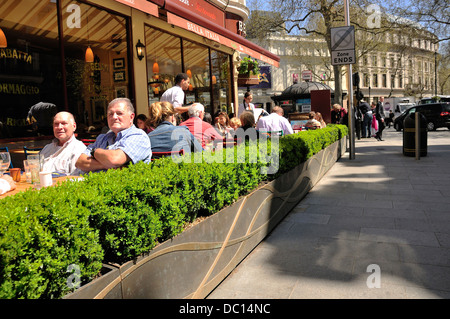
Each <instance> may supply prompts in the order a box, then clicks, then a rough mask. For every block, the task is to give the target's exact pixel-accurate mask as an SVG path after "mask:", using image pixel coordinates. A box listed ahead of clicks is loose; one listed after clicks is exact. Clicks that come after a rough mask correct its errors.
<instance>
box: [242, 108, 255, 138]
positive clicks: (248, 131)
mask: <svg viewBox="0 0 450 319" xmlns="http://www.w3.org/2000/svg"><path fill="white" fill-rule="evenodd" d="M239 120H240V121H241V127H240V128H241V129H243V130H244V132H245V141H248V140H252V141H253V140H256V139H258V137H259V132H258V131H257V130H256V128H255V126H256V123H255V116H254V115H253V112H251V111H244V112H242V114H241V115H240V116H239ZM238 133H239V130H238ZM237 135H238V134H237ZM238 138H239V136H238Z"/></svg>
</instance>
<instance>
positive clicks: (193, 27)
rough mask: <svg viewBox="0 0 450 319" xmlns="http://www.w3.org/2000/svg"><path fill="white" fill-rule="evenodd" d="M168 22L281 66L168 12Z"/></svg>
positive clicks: (245, 47)
mask: <svg viewBox="0 0 450 319" xmlns="http://www.w3.org/2000/svg"><path fill="white" fill-rule="evenodd" d="M167 22H168V23H170V24H173V25H175V26H177V27H180V28H183V29H186V30H189V31H192V32H194V33H196V34H198V35H200V36H202V37H205V38H208V39H210V40H213V41H215V42H218V43H220V44H222V45H225V46H227V47H229V48H232V49H234V50H236V51H239V52H241V53H244V54H247V55H249V56H251V57H253V58H255V59H258V60H260V61H263V62H266V63H269V64H271V65H274V66H276V67H279V65H280V64H279V62H278V61H275V60H274V59H271V58H269V57H268V56H265V55H264V54H261V53H259V52H257V51H255V50H253V49H250V48H249V47H247V46H245V45H242V44H240V43H238V42H236V41H233V40H231V39H229V38H227V37H224V36H222V35H220V34H218V33H216V32H213V31H211V30H208V29H206V28H204V27H202V26H200V25H198V24H195V23H192V22H190V21H188V20H186V19H183V18H181V17H179V16H176V15H174V14H171V13H170V12H167Z"/></svg>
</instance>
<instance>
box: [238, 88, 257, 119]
mask: <svg viewBox="0 0 450 319" xmlns="http://www.w3.org/2000/svg"><path fill="white" fill-rule="evenodd" d="M252 101H253V95H252V93H251V92H250V91H247V92H245V94H244V101H243V102H242V104H239V109H238V116H241V114H242V113H243V112H244V111H252V112H253V115H254V112H255V105H254V104H253V103H252ZM256 120H257V119H256V118H255V121H256Z"/></svg>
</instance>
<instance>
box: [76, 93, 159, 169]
mask: <svg viewBox="0 0 450 319" xmlns="http://www.w3.org/2000/svg"><path fill="white" fill-rule="evenodd" d="M134 116H135V112H134V107H133V104H132V103H131V101H130V100H129V99H127V98H117V99H114V100H112V101H111V102H110V103H109V105H108V111H107V117H108V126H109V129H110V131H109V132H108V133H106V134H100V135H99V136H98V137H97V139H96V140H95V142H94V143H93V144H91V145H89V146H88V147H87V148H86V150H85V151H84V152H83V154H81V155H80V157H79V158H78V160H77V162H76V164H75V166H76V167H77V168H79V169H80V170H82V171H83V172H90V171H101V170H107V169H110V168H118V167H122V166H124V165H126V164H128V163H129V162H132V163H133V164H136V163H137V162H139V161H144V162H145V163H150V161H151V157H152V150H151V145H150V139H149V138H148V136H147V134H145V132H144V131H143V130H141V129H138V128H137V127H136V126H135V125H134V124H133V119H134Z"/></svg>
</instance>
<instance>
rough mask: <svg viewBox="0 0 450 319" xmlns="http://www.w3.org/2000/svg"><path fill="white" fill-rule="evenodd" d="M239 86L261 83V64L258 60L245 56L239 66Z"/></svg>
mask: <svg viewBox="0 0 450 319" xmlns="http://www.w3.org/2000/svg"><path fill="white" fill-rule="evenodd" d="M238 72H239V75H238V86H250V85H258V84H259V65H258V61H257V60H253V59H251V58H249V57H245V58H243V59H242V60H241V63H240V64H239V66H238Z"/></svg>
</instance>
